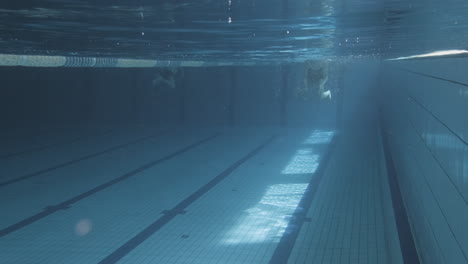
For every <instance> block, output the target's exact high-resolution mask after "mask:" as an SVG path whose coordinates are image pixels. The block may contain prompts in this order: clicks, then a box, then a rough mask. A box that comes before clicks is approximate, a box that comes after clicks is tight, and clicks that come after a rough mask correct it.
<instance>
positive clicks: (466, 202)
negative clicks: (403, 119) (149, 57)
mask: <svg viewBox="0 0 468 264" xmlns="http://www.w3.org/2000/svg"><path fill="white" fill-rule="evenodd" d="M411 98H412V97H411ZM412 99H413V100H414V101H415V102H417V103H418V104H419V102H418V101H417V100H416V99H414V98H412ZM419 105H420V106H421V107H423V106H422V104H419ZM423 109H425V108H424V107H423ZM425 110H426V111H428V110H427V109H425ZM429 113H430V114H432V113H431V112H429ZM434 118H436V117H435V116H434ZM436 119H437V118H436ZM437 120H438V119H437ZM410 123H411V126H412V127H413V129H414V130H415V131H416V132H417V133H416V134H417V135H418V137H419V138H420V139H421V141H422V142H423V144H424V146H425V147H426V148H427V150H428V151H429V153H431V155H432V157H433V158H434V159H435V161H436V162H437V164H438V165H439V167H440V168H441V169H442V170H443V171H444V174H445V175H446V176H447V178H448V179H449V180H450V182H451V183H452V185H453V187H454V188H455V189H456V190H457V192H458V194H459V195H460V196H461V198H462V199H463V201H464V202H465V204H468V201H467V200H466V198H465V196H464V195H463V193H462V191H460V189H459V188H458V186H457V184H455V182H454V181H453V179H452V177H450V174H449V173H448V172H447V170H446V169H445V167H444V166H443V165H442V164H441V162H440V161H439V159H438V158H437V156H436V154H435V153H434V152H433V151H432V149H431V148H430V147H429V145H428V144H427V142H426V141H425V140H424V138H422V136H421V134H420V133H419V130H418V129H416V126H415V125H414V123H413V122H412V121H410ZM442 125H444V126H445V127H447V126H446V125H445V124H443V123H442ZM447 128H448V127H447ZM449 130H450V128H449ZM450 131H451V130H450ZM455 136H457V135H456V134H455ZM457 137H458V138H459V139H460V140H462V139H461V138H460V137H459V136H457ZM462 142H463V143H465V142H464V141H463V140H462ZM465 144H467V143H465Z"/></svg>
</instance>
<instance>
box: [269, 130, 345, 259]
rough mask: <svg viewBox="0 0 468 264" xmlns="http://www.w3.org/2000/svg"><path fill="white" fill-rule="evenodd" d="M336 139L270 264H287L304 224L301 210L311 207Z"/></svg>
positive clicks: (331, 143)
mask: <svg viewBox="0 0 468 264" xmlns="http://www.w3.org/2000/svg"><path fill="white" fill-rule="evenodd" d="M338 137H339V136H338V135H335V136H334V137H333V139H332V140H331V142H330V143H329V146H328V147H327V150H326V152H325V154H324V156H323V157H322V159H321V161H320V165H319V167H318V168H317V170H316V171H315V173H314V177H311V182H310V183H309V185H308V186H307V189H306V191H305V192H304V195H303V196H302V198H301V200H300V202H299V204H298V206H297V208H296V211H295V212H294V213H293V215H292V218H291V220H290V221H289V223H288V227H287V228H286V231H285V232H284V235H283V237H281V240H280V242H279V243H278V245H277V247H276V249H275V251H274V252H273V255H272V257H271V259H270V261H269V263H270V264H277V263H287V261H288V259H289V256H290V255H291V252H292V249H293V247H294V243H295V241H296V239H297V237H298V235H299V231H300V229H301V227H302V224H303V223H304V218H305V216H306V215H305V214H306V210H304V209H303V208H310V206H311V203H312V200H313V198H314V196H315V194H316V193H317V190H318V185H319V183H320V182H321V178H322V177H323V175H324V174H325V170H326V168H327V167H328V164H329V161H330V157H331V153H332V150H333V149H334V146H335V145H336V141H337V138H338Z"/></svg>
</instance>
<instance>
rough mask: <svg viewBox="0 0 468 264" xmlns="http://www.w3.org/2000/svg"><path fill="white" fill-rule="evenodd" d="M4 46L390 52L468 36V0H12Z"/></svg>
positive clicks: (252, 56) (0, 43) (279, 57)
mask: <svg viewBox="0 0 468 264" xmlns="http://www.w3.org/2000/svg"><path fill="white" fill-rule="evenodd" d="M0 21H1V23H0V49H1V53H14V54H51V55H76V56H113V57H128V58H151V59H170V60H185V59H197V60H203V61H217V60H224V61H226V60H229V61H233V62H235V61H252V60H255V61H261V62H267V63H268V62H278V61H304V60H308V59H323V58H348V57H383V58H392V57H397V56H407V55H413V54H421V53H425V52H431V51H437V50H444V49H464V48H467V46H468V45H467V44H466V43H468V34H466V33H467V32H468V31H467V30H468V2H466V1H459V0H449V1H445V2H442V1H429V0H426V1H424V0H417V1H416V0H413V1H403V0H400V1H397V0H392V1H389V0H387V1H377V0H376V1H371V0H342V1H341V0H308V1H306V0H294V1H293V0H289V1H288V0H269V1H267V0H192V1H187V0H166V1H161V0H155V1H154V0H153V1H147V0H140V1H127V0H124V1H110V0H104V1H69V0H42V1H16V2H14V1H7V2H6V3H2V4H0Z"/></svg>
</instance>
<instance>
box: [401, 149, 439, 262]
mask: <svg viewBox="0 0 468 264" xmlns="http://www.w3.org/2000/svg"><path fill="white" fill-rule="evenodd" d="M413 158H414V157H413ZM395 169H398V167H395ZM397 172H398V171H397ZM413 191H414V192H417V193H419V191H418V190H413ZM417 197H421V195H418V196H417ZM419 204H422V202H419ZM408 219H409V220H410V222H411V223H414V220H413V217H412V216H411V215H408ZM424 220H426V221H427V218H426V216H424ZM427 224H428V225H429V228H430V230H431V234H432V236H433V237H434V238H435V234H434V228H433V226H432V224H431V222H430V221H427ZM434 240H435V241H436V244H437V247H438V248H439V250H440V252H442V251H441V247H440V245H439V241H438V240H437V239H434ZM444 260H445V259H444ZM444 263H446V261H444Z"/></svg>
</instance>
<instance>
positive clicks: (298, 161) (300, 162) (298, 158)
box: [281, 149, 319, 174]
mask: <svg viewBox="0 0 468 264" xmlns="http://www.w3.org/2000/svg"><path fill="white" fill-rule="evenodd" d="M318 160H319V155H318V154H316V153H314V152H313V151H312V150H311V149H299V150H297V151H296V154H295V155H294V156H293V157H292V159H291V161H290V162H289V163H288V165H287V166H286V168H284V169H283V171H282V172H281V173H283V174H305V173H314V172H315V170H316V169H317V167H318Z"/></svg>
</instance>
